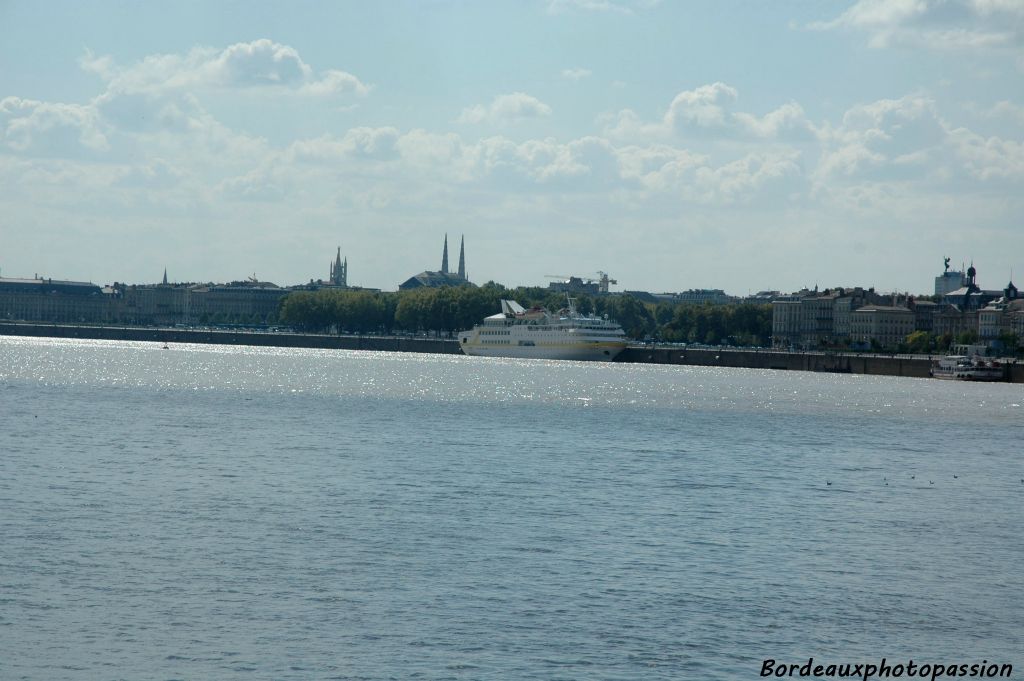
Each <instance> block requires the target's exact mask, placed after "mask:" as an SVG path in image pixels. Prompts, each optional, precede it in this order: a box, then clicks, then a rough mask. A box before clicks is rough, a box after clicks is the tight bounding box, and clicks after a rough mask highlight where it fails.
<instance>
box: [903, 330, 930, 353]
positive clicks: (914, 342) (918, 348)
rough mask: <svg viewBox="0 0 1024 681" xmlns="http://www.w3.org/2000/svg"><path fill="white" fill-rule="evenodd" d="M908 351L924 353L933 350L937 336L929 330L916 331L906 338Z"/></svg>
mask: <svg viewBox="0 0 1024 681" xmlns="http://www.w3.org/2000/svg"><path fill="white" fill-rule="evenodd" d="M905 343H906V347H907V351H908V352H913V353H917V354H924V353H928V352H931V351H932V348H933V346H934V345H935V338H934V337H933V336H932V334H930V333H928V332H927V331H914V332H913V333H911V334H910V335H909V336H907V338H906V341H905Z"/></svg>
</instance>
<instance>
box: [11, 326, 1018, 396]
mask: <svg viewBox="0 0 1024 681" xmlns="http://www.w3.org/2000/svg"><path fill="white" fill-rule="evenodd" d="M0 336H35V337H45V338H82V339H92V340H129V341H148V342H154V343H208V344H214V345H253V346H261V347H284V348H324V349H335V350H373V351H391V352H425V353H441V354H452V355H457V354H460V352H461V351H460V350H459V345H458V342H457V341H455V340H454V339H447V338H430V337H424V336H348V335H340V336H339V335H326V334H305V333H286V332H263V331H244V330H230V329H229V330H212V329H179V328H155V327H132V326H76V325H55V324H29V323H12V322H3V323H0ZM932 359H933V358H932V357H929V356H927V355H887V354H877V353H846V352H789V351H783V350H768V349H753V348H726V347H708V346H700V347H695V346H687V347H684V346H679V345H668V344H660V343H659V344H651V343H648V344H634V345H631V346H630V347H628V348H626V350H625V351H624V352H623V353H622V354H621V355H619V356H618V357H617V358H616V360H615V361H617V362H637V363H644V364H679V365H693V366H717V367H731V368H746V369H774V370H786V371H814V372H827V373H849V374H868V375H876V376H908V377H914V378H927V377H928V375H929V373H928V372H929V369H930V367H931V361H932ZM1007 379H1008V381H1009V382H1011V383H1024V362H1020V361H1012V360H1011V363H1010V365H1009V366H1008V372H1007Z"/></svg>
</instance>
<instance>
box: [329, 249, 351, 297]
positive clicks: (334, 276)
mask: <svg viewBox="0 0 1024 681" xmlns="http://www.w3.org/2000/svg"><path fill="white" fill-rule="evenodd" d="M330 281H331V284H333V285H335V286H346V287H347V286H348V256H345V261H344V262H342V260H341V246H338V255H337V256H336V257H335V258H334V262H332V263H331V278H330Z"/></svg>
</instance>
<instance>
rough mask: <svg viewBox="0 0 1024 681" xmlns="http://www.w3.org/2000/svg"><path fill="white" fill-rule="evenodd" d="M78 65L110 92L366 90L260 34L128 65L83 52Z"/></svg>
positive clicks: (316, 92)
mask: <svg viewBox="0 0 1024 681" xmlns="http://www.w3.org/2000/svg"><path fill="white" fill-rule="evenodd" d="M79 64H80V65H81V67H82V68H83V69H84V70H86V71H90V72H92V73H96V74H97V75H99V76H100V77H101V78H103V79H104V80H105V81H106V82H107V85H108V89H109V90H110V91H111V92H116V93H154V92H156V93H165V92H167V91H171V90H202V89H228V90H231V89H244V90H254V91H258V90H269V91H277V90H286V91H289V92H292V93H295V94H300V95H308V96H333V95H338V94H343V93H353V94H355V95H360V96H362V95H366V94H367V93H368V92H369V87H368V86H366V85H365V84H364V83H363V82H362V81H360V80H359V79H358V78H357V77H356V76H354V75H352V74H350V73H346V72H344V71H338V70H327V71H324V72H323V73H322V74H320V75H319V76H317V75H316V74H315V72H314V71H313V68H312V67H311V66H310V65H309V64H307V63H305V62H304V61H303V60H302V58H301V57H300V56H299V53H298V51H297V50H295V49H294V48H292V47H289V46H287V45H282V44H280V43H275V42H273V41H271V40H268V39H266V38H262V39H260V40H254V41H252V42H248V43H236V44H234V45H230V46H228V47H226V48H224V49H222V50H216V49H214V48H209V47H197V48H193V49H192V50H191V51H189V52H188V53H187V54H185V55H178V54H156V55H150V56H148V57H146V58H145V59H143V60H142V61H140V62H137V63H136V64H133V65H131V66H125V67H122V66H118V65H117V64H115V63H114V61H113V60H112V59H111V58H110V57H96V56H95V55H93V54H92V53H91V52H88V51H87V52H86V54H85V56H83V57H82V58H81V59H80V60H79Z"/></svg>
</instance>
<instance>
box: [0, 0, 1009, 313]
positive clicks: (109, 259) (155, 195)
mask: <svg viewBox="0 0 1024 681" xmlns="http://www.w3.org/2000/svg"><path fill="white" fill-rule="evenodd" d="M1022 79H1024V1H1021V0H932V1H928V0H887V1H885V2H880V1H875V0H872V1H867V0H860V1H858V2H854V1H853V0H848V1H845V2H777V3H775V2H772V3H768V2H764V3H759V2H738V1H737V2H710V1H709V2H657V1H656V0H543V1H541V0H538V1H536V2H441V1H421V2H383V3H366V2H349V3H341V2H295V3H286V4H282V3H271V2H237V3H228V2H220V3H214V2H176V3H140V2H103V1H98V2H90V3H80V2H46V1H44V2H20V1H11V0H7V1H4V0H0V274H2V275H3V276H32V275H33V274H37V273H38V274H40V275H41V276H51V277H54V278H69V279H80V280H91V281H94V282H97V283H110V282H113V281H128V282H154V281H157V280H158V279H159V277H160V276H161V275H162V273H163V269H164V267H166V268H167V269H168V272H169V275H170V277H171V279H172V280H179V281H226V280H232V279H241V278H245V277H246V276H250V275H252V274H253V273H255V274H256V275H257V276H258V277H259V278H260V279H263V280H270V281H274V282H276V283H278V284H281V285H288V284H294V283H300V282H303V281H308V280H309V279H311V278H322V277H326V276H327V264H328V261H329V260H330V259H331V258H332V256H333V254H334V251H335V249H336V248H337V247H338V246H341V249H342V253H343V254H344V255H346V256H347V257H348V260H349V281H350V283H352V284H357V285H363V286H369V287H377V288H383V289H385V290H394V289H395V288H396V286H397V284H398V283H399V282H401V281H403V280H404V279H405V278H407V277H409V276H411V275H413V274H415V273H417V272H420V271H422V270H424V269H437V268H438V267H439V266H440V251H441V242H442V239H443V237H444V234H445V233H447V234H448V235H449V239H450V241H451V242H453V243H457V241H458V238H459V237H460V236H461V235H463V234H465V238H466V250H467V264H468V268H469V274H470V278H471V279H473V280H474V281H476V282H478V283H482V282H484V281H487V280H494V281H499V282H501V283H504V284H508V285H516V284H535V285H544V284H545V283H546V282H547V281H548V280H547V279H545V275H547V274H580V275H591V274H593V273H596V272H597V271H599V270H601V271H607V272H609V273H611V274H612V276H613V277H615V278H617V279H618V281H619V286H618V287H616V288H618V289H644V290H652V291H675V290H683V289H688V288H698V287H704V288H722V289H725V290H726V291H727V292H729V293H733V294H746V293H747V292H748V291H758V290H762V289H776V290H783V291H788V290H794V289H798V288H800V287H801V286H814V285H815V284H817V285H820V286H822V287H825V286H836V285H841V286H852V285H864V286H875V287H876V288H878V289H880V290H883V291H892V290H898V291H910V292H929V291H930V289H931V287H932V278H933V277H934V276H935V275H936V274H937V273H938V272H939V271H941V265H942V258H943V257H944V256H950V257H952V259H953V262H954V264H959V263H960V262H961V261H971V260H973V261H974V263H975V264H976V266H977V268H978V271H979V280H980V283H981V284H982V286H984V287H987V288H996V287H1002V286H1003V285H1005V284H1006V282H1007V280H1008V279H1009V277H1010V276H1011V272H1014V273H1016V274H1017V278H1018V279H1020V278H1021V276H1024V275H1021V273H1024V82H1022ZM453 248H454V246H453ZM453 258H454V256H453Z"/></svg>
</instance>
